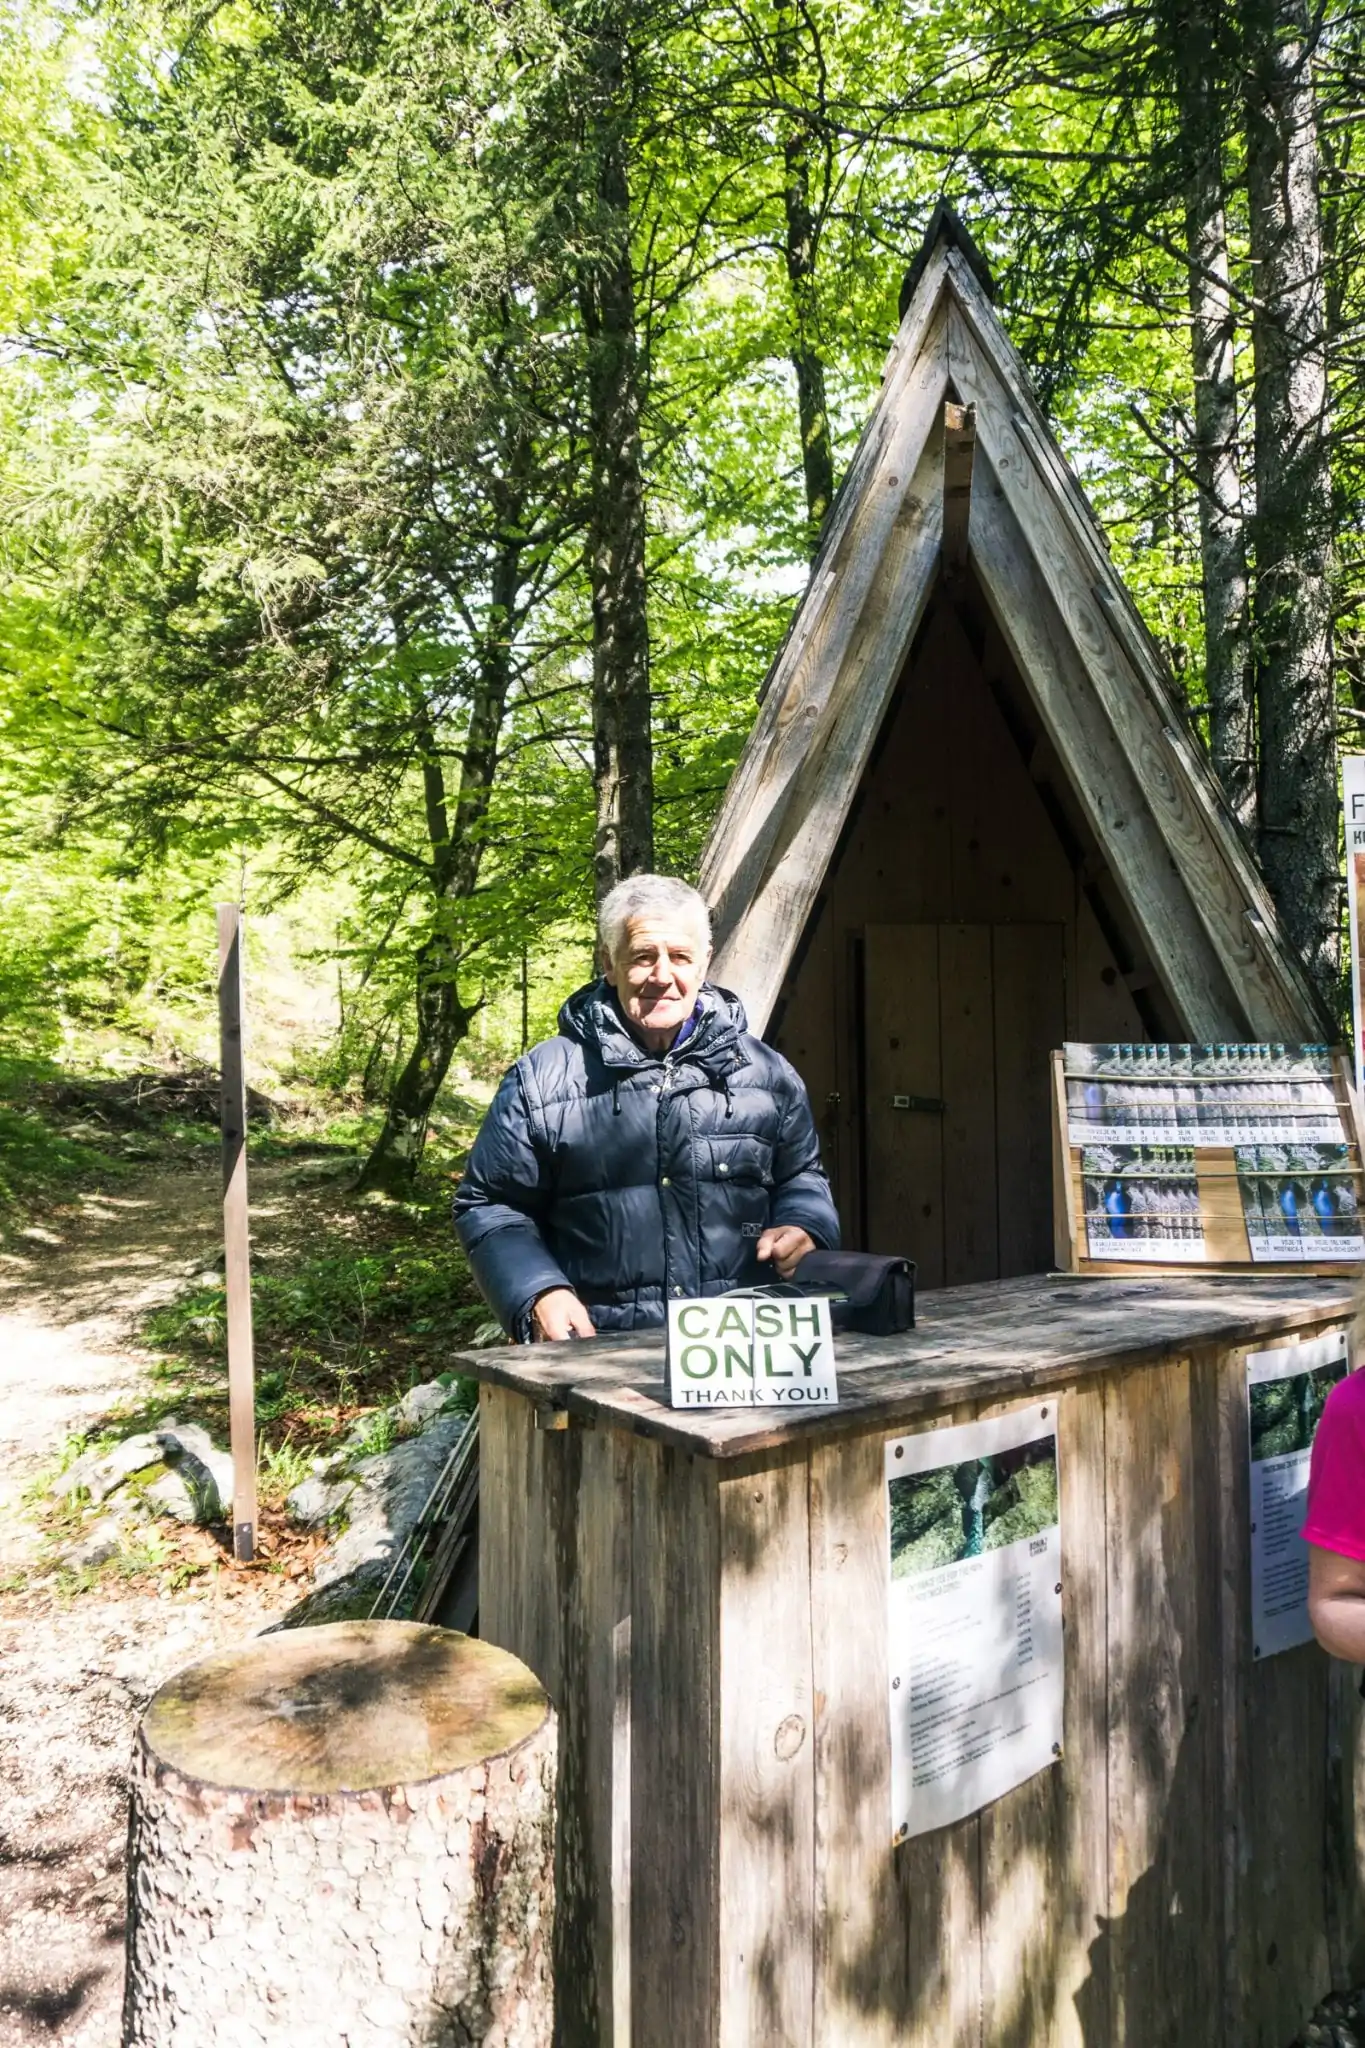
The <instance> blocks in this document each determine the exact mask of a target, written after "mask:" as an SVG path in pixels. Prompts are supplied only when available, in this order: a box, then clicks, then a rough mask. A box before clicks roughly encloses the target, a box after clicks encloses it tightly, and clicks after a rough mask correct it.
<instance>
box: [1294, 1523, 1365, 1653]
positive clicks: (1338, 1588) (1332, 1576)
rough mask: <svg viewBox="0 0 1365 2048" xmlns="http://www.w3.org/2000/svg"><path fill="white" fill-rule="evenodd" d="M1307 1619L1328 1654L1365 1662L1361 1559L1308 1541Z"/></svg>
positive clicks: (1363, 1566) (1364, 1574) (1364, 1583)
mask: <svg viewBox="0 0 1365 2048" xmlns="http://www.w3.org/2000/svg"><path fill="white" fill-rule="evenodd" d="M1308 1619H1309V1620H1310V1621H1311V1622H1312V1624H1313V1633H1314V1635H1315V1636H1316V1637H1317V1639H1318V1641H1319V1642H1320V1643H1321V1644H1322V1647H1323V1649H1324V1650H1326V1651H1327V1652H1328V1654H1329V1655H1330V1656H1333V1657H1340V1658H1341V1659H1342V1661H1343V1663H1346V1664H1365V1559H1362V1558H1358V1557H1342V1556H1341V1555H1340V1553H1339V1552H1338V1551H1335V1550H1320V1549H1319V1548H1318V1546H1317V1544H1316V1543H1310V1544H1309V1546H1308Z"/></svg>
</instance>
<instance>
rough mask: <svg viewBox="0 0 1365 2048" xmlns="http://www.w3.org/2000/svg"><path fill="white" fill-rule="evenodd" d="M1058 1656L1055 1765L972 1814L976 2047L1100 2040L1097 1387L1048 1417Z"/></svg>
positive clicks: (1102, 1593)
mask: <svg viewBox="0 0 1365 2048" xmlns="http://www.w3.org/2000/svg"><path fill="white" fill-rule="evenodd" d="M1057 1451H1058V1462H1059V1466H1060V1473H1061V1523H1062V1564H1063V1592H1062V1617H1063V1630H1064V1639H1065V1645H1066V1650H1065V1654H1066V1705H1065V1716H1064V1754H1063V1757H1062V1760H1061V1762H1060V1763H1059V1764H1058V1765H1056V1766H1055V1767H1054V1768H1053V1769H1052V1770H1050V1771H1043V1772H1040V1773H1039V1774H1038V1775H1037V1776H1036V1777H1033V1778H1030V1779H1029V1780H1028V1782H1027V1783H1026V1784H1024V1785H1020V1786H1018V1787H1016V1789H1015V1790H1014V1791H1013V1792H1011V1793H1009V1794H1007V1795H1006V1797H1005V1798H1004V1799H1001V1800H997V1801H996V1803H995V1804H994V1805H993V1806H989V1807H987V1808H986V1809H985V1810H984V1811H983V1813H982V1815H981V1823H980V1824H981V1928H982V1950H983V1952H982V1972H981V1975H982V2040H983V2043H985V2044H986V2048H1035V2044H1041V2043H1044V2042H1046V2043H1048V2044H1049V2048H1092V2044H1094V2043H1096V2042H1100V2041H1107V2039H1108V2035H1107V2031H1106V2030H1107V2027H1108V2023H1109V2012H1110V1988H1109V1977H1108V1963H1109V1956H1108V1947H1107V1944H1106V1942H1105V1940H1104V1938H1103V1935H1102V1933H1101V1929H1102V1927H1103V1924H1104V1920H1105V1918H1106V1916H1107V1913H1108V1903H1109V1865H1108V1818H1109V1816H1108V1739H1107V1713H1108V1702H1107V1695H1106V1673H1105V1656H1104V1644H1105V1622H1106V1609H1107V1599H1108V1587H1107V1574H1106V1568H1105V1551H1104V1544H1103V1541H1102V1540H1101V1539H1102V1534H1103V1530H1104V1527H1105V1494H1104V1488H1105V1454H1104V1388H1103V1384H1102V1383H1101V1382H1099V1381H1093V1380H1092V1381H1088V1382H1086V1383H1084V1384H1083V1385H1082V1386H1080V1387H1077V1388H1073V1389H1072V1390H1070V1391H1069V1392H1067V1393H1066V1394H1064V1395H1063V1396H1062V1397H1061V1399H1060V1401H1059V1403H1058V1410H1057Z"/></svg>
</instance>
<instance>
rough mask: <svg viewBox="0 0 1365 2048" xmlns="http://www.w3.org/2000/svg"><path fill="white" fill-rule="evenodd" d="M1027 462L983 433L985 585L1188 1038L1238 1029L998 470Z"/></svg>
mask: <svg viewBox="0 0 1365 2048" xmlns="http://www.w3.org/2000/svg"><path fill="white" fill-rule="evenodd" d="M1024 459H1025V458H1024V457H1023V456H1022V454H1016V455H1014V456H1009V452H1008V450H1006V451H1004V452H1003V453H1002V452H1000V451H999V450H998V449H997V447H996V443H995V441H994V440H993V439H990V440H987V439H986V438H985V437H984V436H983V438H982V441H981V445H980V447H979V449H978V452H977V461H976V487H975V491H974V494H973V495H974V496H975V498H976V501H977V502H976V509H975V512H974V513H973V518H972V557H973V561H974V563H975V565H976V570H977V575H978V577H979V579H980V582H981V587H982V589H983V591H984V593H985V596H986V599H987V602H988V603H989V604H990V606H991V609H992V612H993V613H994V616H995V620H996V623H997V625H998V626H999V628H1000V631H1001V633H1002V635H1003V636H1004V638H1005V641H1006V643H1007V644H1008V646H1009V649H1010V652H1011V654H1012V656H1013V658H1014V661H1015V663H1016V665H1017V667H1018V669H1019V672H1020V674H1021V676H1022V677H1023V678H1024V680H1025V682H1026V684H1027V687H1028V690H1029V693H1030V696H1031V698H1032V701H1033V705H1034V708H1035V710H1036V712H1037V715H1038V717H1039V719H1040V720H1041V722H1042V725H1043V728H1044V730H1045V731H1046V733H1047V736H1048V739H1049V741H1050V743H1051V744H1052V746H1053V747H1054V748H1055V749H1056V752H1057V755H1058V758H1059V759H1060V761H1061V763H1062V766H1063V768H1064V769H1065V771H1066V775H1067V778H1068V781H1069V782H1070V784H1071V787H1072V789H1073V790H1074V792H1075V795H1076V799H1077V801H1078V803H1079V804H1080V806H1081V809H1082V810H1083V812H1084V814H1085V816H1086V820H1087V822H1088V824H1089V826H1090V829H1091V831H1092V832H1093V834H1094V836H1095V838H1096V840H1097V842H1098V844H1099V845H1100V847H1101V848H1102V849H1103V851H1104V856H1105V858H1106V859H1107V861H1108V863H1109V866H1110V868H1111V870H1112V873H1113V875H1114V879H1115V881H1116V882H1117V884H1118V886H1119V888H1120V889H1121V891H1122V893H1123V897H1124V901H1125V903H1126V905H1127V907H1128V910H1129V912H1130V914H1131V916H1132V918H1133V920H1134V923H1135V924H1136V926H1137V929H1138V931H1139V933H1140V934H1141V936H1142V939H1143V942H1144V944H1145V945H1146V947H1147V949H1148V951H1149V954H1150V957H1151V958H1152V960H1153V961H1155V962H1156V963H1158V965H1159V968H1160V971H1161V976H1162V980H1163V982H1164V984H1165V986H1166V988H1167V990H1168V991H1169V997H1170V1001H1171V1005H1172V1007H1173V1009H1174V1011H1175V1013H1176V1015H1177V1016H1178V1017H1179V1018H1180V1020H1181V1023H1182V1027H1183V1028H1184V1029H1185V1030H1186V1031H1187V1032H1188V1033H1189V1034H1190V1036H1191V1037H1192V1038H1193V1039H1196V1040H1203V1039H1215V1040H1216V1039H1220V1038H1228V1037H1241V1036H1243V1035H1245V1034H1246V1032H1247V1030H1248V1027H1249V1019H1248V1017H1247V1013H1246V1012H1245V1010H1244V1009H1243V1007H1242V1004H1241V1002H1240V1000H1239V998H1238V995H1237V994H1236V993H1235V992H1234V986H1233V983H1232V981H1231V980H1230V978H1229V976H1228V973H1227V971H1226V970H1225V969H1224V967H1223V966H1222V963H1221V961H1220V959H1219V957H1218V955H1217V953H1216V952H1215V950H1214V949H1213V947H1212V946H1211V945H1210V943H1209V940H1208V937H1207V934H1206V932H1205V930H1204V926H1203V923H1202V920H1201V919H1200V917H1199V914H1198V912H1197V910H1196V908H1195V905H1194V903H1193V901H1192V898H1191V895H1190V890H1189V888H1188V886H1187V883H1186V880H1185V878H1184V877H1183V876H1182V875H1181V874H1179V873H1177V871H1176V869H1175V868H1174V867H1173V865H1172V862H1171V856H1170V849H1169V848H1168V846H1167V843H1166V838H1165V834H1164V832H1163V831H1162V829H1161V828H1160V827H1159V826H1158V823H1157V820H1156V819H1155V817H1154V816H1153V814H1152V809H1151V806H1150V803H1149V801H1148V796H1147V793H1146V792H1145V790H1144V788H1143V785H1142V782H1141V781H1140V779H1139V775H1138V772H1137V769H1136V766H1135V764H1134V763H1133V761H1132V760H1131V759H1130V758H1129V756H1128V755H1127V754H1126V753H1125V752H1124V750H1123V748H1122V747H1120V746H1119V745H1118V744H1117V742H1116V740H1115V737H1114V732H1113V728H1112V726H1111V725H1110V724H1109V721H1108V719H1107V717H1106V716H1105V713H1104V710H1103V709H1102V707H1101V705H1100V703H1099V701H1098V700H1097V698H1096V695H1095V690H1094V686H1093V683H1092V681H1091V679H1090V675H1089V672H1088V670H1087V669H1086V668H1085V666H1084V664H1083V663H1082V661H1081V658H1080V655H1079V653H1078V651H1077V648H1076V644H1075V638H1074V629H1073V627H1072V626H1071V624H1070V623H1069V622H1068V621H1067V620H1066V619H1065V618H1064V616H1063V615H1062V614H1061V613H1060V612H1059V610H1058V608H1057V605H1056V603H1055V602H1054V600H1053V597H1052V593H1051V591H1050V589H1049V588H1048V585H1047V582H1046V581H1045V579H1044V577H1043V574H1042V571H1041V570H1040V568H1039V565H1038V562H1037V560H1036V559H1035V556H1034V553H1033V548H1032V546H1031V544H1030V542H1029V541H1028V540H1026V539H1025V529H1024V526H1023V525H1022V524H1021V521H1020V519H1019V517H1018V515H1017V512H1016V510H1015V507H1014V505H1013V502H1012V494H1011V493H1010V492H1009V491H1008V490H1007V489H1006V485H1005V482H1004V479H1005V477H1006V475H1007V474H1013V472H1014V471H1016V470H1017V469H1018V468H1019V466H1020V465H1021V464H1022V463H1023V461H1024ZM997 463H998V465H999V467H998V468H997ZM1276 1035H1280V1034H1276Z"/></svg>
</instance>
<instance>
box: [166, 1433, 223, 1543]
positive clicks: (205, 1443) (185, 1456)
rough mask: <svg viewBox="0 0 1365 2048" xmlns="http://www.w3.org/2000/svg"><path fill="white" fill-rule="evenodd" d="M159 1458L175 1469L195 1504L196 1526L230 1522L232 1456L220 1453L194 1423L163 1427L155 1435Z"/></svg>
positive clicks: (208, 1437) (211, 1439)
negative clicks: (199, 1523)
mask: <svg viewBox="0 0 1365 2048" xmlns="http://www.w3.org/2000/svg"><path fill="white" fill-rule="evenodd" d="M157 1436H158V1437H159V1439H160V1442H161V1451H162V1456H163V1457H164V1458H165V1460H166V1463H167V1464H168V1465H171V1466H174V1468H175V1470H176V1472H177V1473H178V1474H179V1475H180V1477H181V1478H182V1479H183V1480H184V1482H185V1485H186V1486H187V1487H188V1488H189V1491H190V1494H191V1495H192V1497H193V1499H194V1501H195V1516H194V1519H195V1520H196V1521H197V1522H204V1523H208V1522H223V1521H229V1520H230V1519H231V1516H232V1455H231V1453H230V1452H228V1451H220V1450H219V1449H218V1447H217V1446H216V1444H215V1443H214V1441H213V1438H212V1437H211V1436H210V1435H209V1433H208V1431H207V1430H206V1429H201V1428H200V1427H199V1425H198V1423H196V1422H177V1423H174V1424H171V1423H166V1424H164V1425H163V1426H162V1428H161V1429H159V1430H158V1431H157Z"/></svg>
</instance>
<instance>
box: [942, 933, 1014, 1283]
mask: <svg viewBox="0 0 1365 2048" xmlns="http://www.w3.org/2000/svg"><path fill="white" fill-rule="evenodd" d="M938 958H939V1014H940V1016H941V1018H942V1030H943V1102H944V1110H943V1214H944V1233H943V1244H944V1278H945V1279H946V1281H947V1283H948V1285H949V1286H950V1287H952V1286H955V1285H959V1284H961V1283H962V1282H964V1281H969V1280H981V1279H990V1278H994V1276H995V1275H996V1274H997V1273H998V1272H999V1271H1000V1240H999V1215H998V1209H997V1199H998V1195H997V1187H998V1183H997V1174H996V1148H995V1002H994V992H993V983H992V970H991V933H990V926H989V925H982V924H967V925H944V926H943V928H942V929H941V931H940V932H939V939H938Z"/></svg>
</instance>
